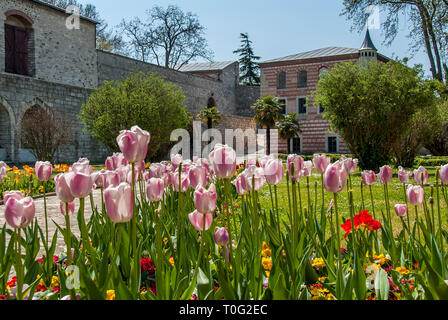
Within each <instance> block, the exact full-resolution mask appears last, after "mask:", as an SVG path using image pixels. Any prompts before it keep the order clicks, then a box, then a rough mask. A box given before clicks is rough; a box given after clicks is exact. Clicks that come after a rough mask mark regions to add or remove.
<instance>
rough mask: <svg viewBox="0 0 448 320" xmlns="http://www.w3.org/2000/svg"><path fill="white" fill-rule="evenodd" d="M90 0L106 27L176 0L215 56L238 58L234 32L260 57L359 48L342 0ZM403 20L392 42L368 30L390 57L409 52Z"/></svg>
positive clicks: (422, 58)
mask: <svg viewBox="0 0 448 320" xmlns="http://www.w3.org/2000/svg"><path fill="white" fill-rule="evenodd" d="M81 2H82V3H92V4H94V5H95V6H96V7H97V8H98V10H99V12H100V14H101V16H102V17H103V18H104V19H106V21H107V22H108V23H109V25H110V26H115V25H117V24H119V23H120V22H121V20H122V19H123V18H124V19H130V18H132V17H134V16H138V17H140V18H144V17H145V11H146V10H147V9H150V8H151V7H153V6H154V5H160V6H164V7H166V6H168V5H169V4H177V5H179V6H180V7H181V8H182V9H183V10H184V11H191V12H193V13H195V14H197V15H198V17H199V21H200V22H201V24H202V25H203V26H204V27H205V28H206V38H207V40H208V43H209V46H210V48H211V49H212V50H213V51H214V60H215V61H226V60H237V56H236V55H234V54H233V53H232V52H233V50H235V49H236V48H238V47H239V44H240V42H239V41H240V40H239V34H240V33H241V32H248V33H249V37H250V38H251V40H252V41H253V45H254V49H255V53H256V54H257V55H259V56H261V57H262V60H269V59H273V58H279V57H283V56H287V55H291V54H295V53H299V52H303V51H309V50H314V49H319V48H323V47H329V46H340V47H350V48H359V47H360V46H361V44H362V41H363V39H364V35H365V33H364V32H361V33H358V32H357V31H354V32H351V31H350V29H351V22H350V21H347V20H346V19H345V17H344V16H340V13H341V11H342V0H311V1H310V0H220V1H217V0H209V1H205V0H177V1H170V0H158V1H154V0H126V1H118V0H113V1H111V0H90V1H89V0H81ZM380 19H381V14H380ZM408 27H409V26H408V25H407V24H406V23H405V21H403V23H402V25H401V26H400V32H399V35H398V37H397V39H396V40H395V41H394V42H393V43H392V45H391V46H389V47H388V46H386V45H384V44H383V36H382V34H381V30H372V31H371V35H372V39H373V42H374V44H375V45H376V47H377V49H378V50H379V52H380V53H382V54H384V55H386V56H389V57H399V58H403V57H410V55H411V53H410V51H409V40H408V39H407V38H406V36H407V33H408ZM417 63H419V64H423V65H424V67H425V71H426V74H427V75H429V63H428V62H427V56H426V54H425V52H424V51H423V49H422V50H421V52H419V53H417V54H416V55H415V57H414V58H413V59H411V60H410V64H411V65H413V64H417Z"/></svg>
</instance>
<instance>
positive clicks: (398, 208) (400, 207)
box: [394, 204, 408, 217]
mask: <svg viewBox="0 0 448 320" xmlns="http://www.w3.org/2000/svg"><path fill="white" fill-rule="evenodd" d="M394 209H395V213H396V214H397V216H398V217H405V216H406V214H407V213H408V206H407V205H405V204H396V205H395V208H394Z"/></svg>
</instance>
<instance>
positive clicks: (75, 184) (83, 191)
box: [61, 171, 93, 202]
mask: <svg viewBox="0 0 448 320" xmlns="http://www.w3.org/2000/svg"><path fill="white" fill-rule="evenodd" d="M66 180H67V181H68V182H69V186H70V191H71V194H72V195H73V196H74V197H75V198H85V197H87V196H88V195H89V194H90V193H91V192H92V189H93V180H92V176H91V175H90V174H85V173H82V172H73V171H72V172H68V173H67V176H66ZM61 201H62V199H61ZM64 202H66V201H64ZM69 202H71V201H69Z"/></svg>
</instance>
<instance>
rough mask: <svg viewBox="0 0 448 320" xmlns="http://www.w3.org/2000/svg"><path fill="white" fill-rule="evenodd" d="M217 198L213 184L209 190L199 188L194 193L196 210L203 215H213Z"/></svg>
mask: <svg viewBox="0 0 448 320" xmlns="http://www.w3.org/2000/svg"><path fill="white" fill-rule="evenodd" d="M216 197H217V194H216V188H215V185H214V184H213V183H212V185H211V186H210V188H209V189H208V190H207V189H205V188H204V187H199V188H198V189H197V190H196V191H195V192H194V203H195V206H196V210H197V211H199V212H200V213H203V214H206V213H212V212H213V211H215V208H216Z"/></svg>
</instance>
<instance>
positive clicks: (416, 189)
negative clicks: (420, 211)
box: [406, 185, 425, 206]
mask: <svg viewBox="0 0 448 320" xmlns="http://www.w3.org/2000/svg"><path fill="white" fill-rule="evenodd" d="M406 194H407V196H408V200H409V203H410V204H412V205H414V206H418V205H421V204H423V201H425V190H423V188H422V187H421V186H412V185H409V186H408V189H407V191H406Z"/></svg>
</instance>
